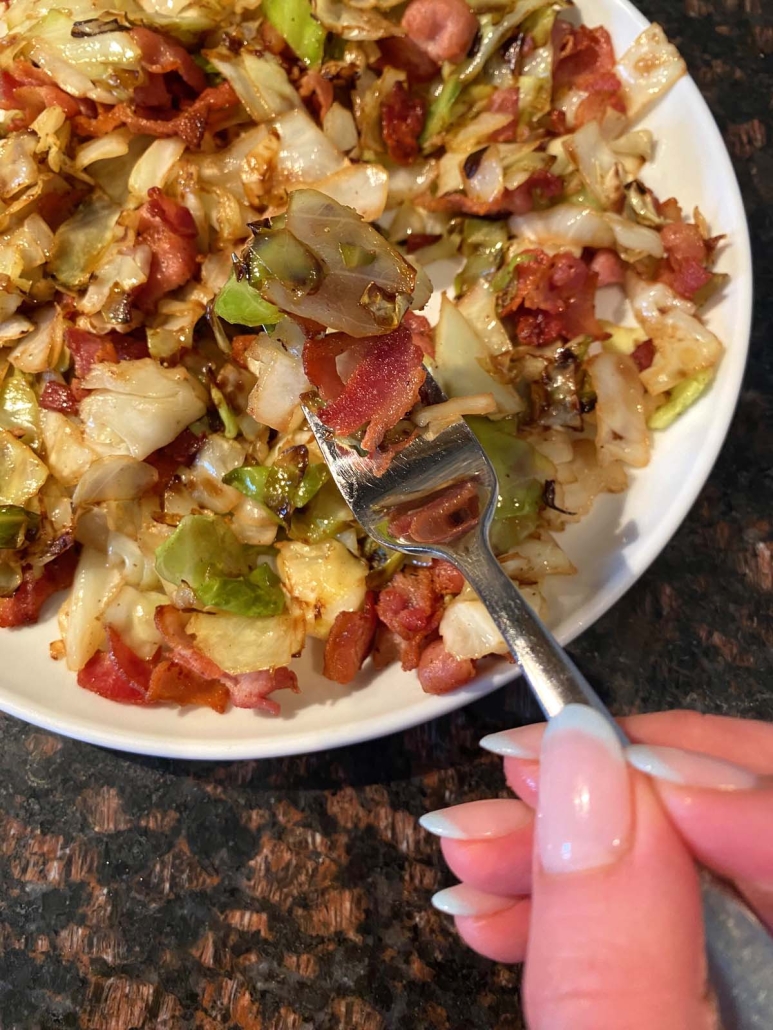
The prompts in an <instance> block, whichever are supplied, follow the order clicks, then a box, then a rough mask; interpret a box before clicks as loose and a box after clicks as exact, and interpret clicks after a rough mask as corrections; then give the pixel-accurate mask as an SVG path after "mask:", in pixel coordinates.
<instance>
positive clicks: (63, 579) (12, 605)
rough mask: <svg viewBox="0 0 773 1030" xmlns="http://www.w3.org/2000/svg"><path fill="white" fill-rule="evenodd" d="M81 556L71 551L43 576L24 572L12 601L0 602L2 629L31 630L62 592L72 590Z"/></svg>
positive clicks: (62, 556)
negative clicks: (69, 588) (60, 591)
mask: <svg viewBox="0 0 773 1030" xmlns="http://www.w3.org/2000/svg"><path fill="white" fill-rule="evenodd" d="M77 564H78V555H77V554H76V552H75V551H74V550H73V549H72V548H69V549H68V550H66V551H65V552H64V554H61V555H60V556H59V557H58V558H54V560H53V561H50V562H48V563H47V564H46V565H44V566H43V570H42V572H41V573H40V575H38V576H36V575H35V573H34V572H33V570H32V569H30V568H28V569H25V570H24V575H23V577H22V581H21V583H20V584H19V586H18V588H17V589H16V591H15V593H14V594H12V595H11V596H10V597H3V598H0V627H2V628H3V629H10V628H11V627H14V626H31V625H33V624H34V623H36V622H37V621H38V619H39V617H40V609H41V608H42V607H43V605H44V604H45V603H46V601H47V600H48V599H49V597H51V595H52V594H55V593H57V592H58V591H59V590H66V589H67V587H70V586H72V581H73V577H74V576H75V567H76V565H77Z"/></svg>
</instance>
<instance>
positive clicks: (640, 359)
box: [631, 340, 655, 372]
mask: <svg viewBox="0 0 773 1030" xmlns="http://www.w3.org/2000/svg"><path fill="white" fill-rule="evenodd" d="M631 357H632V358H633V360H634V364H635V365H636V367H637V368H638V369H639V371H640V372H644V371H645V369H648V368H649V367H650V365H651V364H652V362H653V361H654V360H655V344H654V343H653V342H652V340H643V341H642V342H641V343H640V344H639V345H638V347H635V348H634V350H633V352H632V353H631Z"/></svg>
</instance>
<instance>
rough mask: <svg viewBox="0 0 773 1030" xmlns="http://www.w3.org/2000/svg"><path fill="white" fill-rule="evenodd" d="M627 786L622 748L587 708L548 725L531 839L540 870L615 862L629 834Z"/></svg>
mask: <svg viewBox="0 0 773 1030" xmlns="http://www.w3.org/2000/svg"><path fill="white" fill-rule="evenodd" d="M631 822H632V815H631V786H630V777H629V773H628V768H627V766H626V764H625V756H624V755H623V748H622V746H621V744H620V741H619V740H618V738H617V735H616V733H615V731H614V729H613V728H612V726H610V725H609V723H608V722H607V721H606V720H605V719H604V718H603V716H601V715H599V714H598V712H595V711H594V710H593V709H592V708H590V707H589V706H587V705H567V707H566V708H564V710H563V711H562V712H561V713H560V714H559V715H557V716H555V717H554V718H553V719H551V720H550V722H549V723H548V727H547V729H546V730H545V738H544V741H543V744H542V752H541V756H540V789H539V808H538V813H537V840H538V845H539V855H540V859H541V861H542V865H543V867H544V869H545V870H546V871H547V872H549V873H572V872H578V871H581V870H587V869H595V868H598V867H600V866H605V865H610V864H611V863H612V862H615V861H617V859H618V857H619V856H620V855H621V854H622V853H623V852H624V850H625V848H626V847H627V844H628V838H629V836H630V833H631Z"/></svg>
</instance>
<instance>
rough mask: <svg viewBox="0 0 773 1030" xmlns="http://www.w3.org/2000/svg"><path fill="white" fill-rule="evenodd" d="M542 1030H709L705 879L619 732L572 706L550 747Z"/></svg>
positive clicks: (537, 896)
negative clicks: (628, 757) (629, 761)
mask: <svg viewBox="0 0 773 1030" xmlns="http://www.w3.org/2000/svg"><path fill="white" fill-rule="evenodd" d="M540 760H541V764H540V789H539V800H538V810H537V830H536V834H535V852H534V874H533V876H534V885H533V894H532V899H533V900H532V916H531V925H530V928H529V944H528V950H527V956H526V975H525V986H524V997H525V1006H526V1014H527V1019H528V1023H529V1026H530V1028H531V1030H564V1028H567V1027H571V1028H572V1030H623V1028H624V1030H650V1028H651V1027H653V1026H657V1027H658V1028H659V1030H709V1028H710V1027H713V1026H714V1017H713V1012H712V1009H711V1007H710V1005H709V1003H708V1002H707V1000H706V993H705V992H706V970H705V960H704V955H703V928H702V921H701V907H700V896H699V889H698V881H697V874H696V871H695V867H694V864H693V861H692V859H691V858H690V856H689V854H688V853H687V851H686V849H685V848H684V846H683V844H682V842H681V841H680V840H679V838H678V836H677V834H676V833H675V831H674V830H673V828H672V827H671V825H670V823H669V821H668V818H667V816H666V815H665V813H664V812H663V810H662V808H661V806H660V804H659V802H658V800H657V797H656V796H655V793H654V791H653V790H652V787H651V785H650V783H649V782H648V781H647V779H646V778H645V777H644V776H642V775H641V774H639V773H637V772H634V771H632V770H630V769H629V767H628V766H627V765H626V761H625V757H624V754H623V750H622V747H621V746H620V743H619V741H618V739H617V737H616V735H615V733H614V730H613V729H612V728H611V727H610V726H609V725H608V724H607V722H606V721H605V720H604V719H603V718H602V717H601V716H600V715H598V713H596V712H594V711H593V710H592V709H591V708H588V707H585V706H582V705H569V706H568V707H567V708H566V709H564V711H563V712H561V714H560V715H558V716H556V717H555V718H554V719H553V720H552V721H551V722H550V724H549V726H548V728H547V730H546V732H545V736H544V741H543V744H542V750H541V759H540Z"/></svg>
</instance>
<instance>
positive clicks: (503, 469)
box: [466, 415, 545, 519]
mask: <svg viewBox="0 0 773 1030" xmlns="http://www.w3.org/2000/svg"><path fill="white" fill-rule="evenodd" d="M466 421H467V423H468V425H469V427H470V429H472V431H473V433H475V435H476V436H477V438H478V442H479V443H480V445H481V446H482V447H483V450H484V451H485V452H486V454H487V456H488V459H489V461H490V462H491V464H492V465H493V466H494V471H495V472H496V474H497V479H498V480H499V497H498V498H497V507H496V512H495V514H494V518H495V519H512V518H521V517H523V516H524V515H533V514H536V513H537V512H538V511H539V509H540V507H541V505H542V493H543V489H544V487H543V482H544V472H545V470H544V469H543V468H542V467H541V457H540V455H539V454H538V452H537V451H536V450H535V449H534V448H533V447H532V446H531V444H529V443H527V442H526V441H525V440H519V439H518V437H517V435H516V434H517V432H518V423H517V421H516V420H515V419H501V420H500V421H498V422H492V421H491V420H490V419H487V418H485V417H484V416H482V415H469V416H468V417H467V420H466ZM540 473H542V478H539V477H540Z"/></svg>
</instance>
